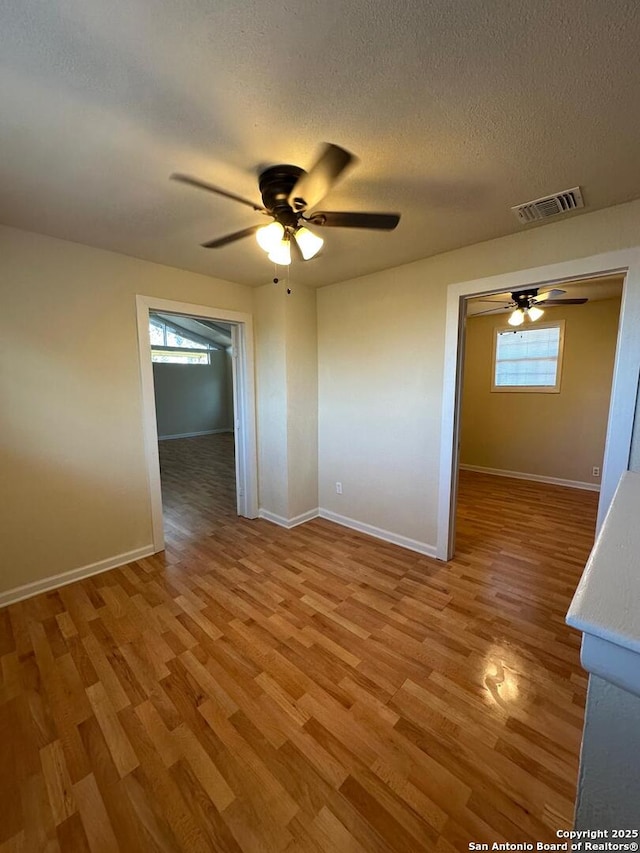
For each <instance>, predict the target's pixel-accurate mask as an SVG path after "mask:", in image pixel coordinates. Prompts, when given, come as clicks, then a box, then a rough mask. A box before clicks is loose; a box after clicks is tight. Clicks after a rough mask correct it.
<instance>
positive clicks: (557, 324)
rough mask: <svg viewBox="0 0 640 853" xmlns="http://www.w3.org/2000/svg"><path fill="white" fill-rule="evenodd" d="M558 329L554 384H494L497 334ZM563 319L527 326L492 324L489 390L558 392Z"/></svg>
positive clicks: (527, 392)
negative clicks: (558, 338)
mask: <svg viewBox="0 0 640 853" xmlns="http://www.w3.org/2000/svg"><path fill="white" fill-rule="evenodd" d="M549 328H554V329H559V330H560V340H559V342H558V358H557V360H556V384H555V385H496V357H497V354H498V335H500V334H502V333H503V332H516V333H517V332H529V331H531V332H533V331H535V330H536V329H549ZM564 335H565V321H564V320H549V321H547V322H545V323H535V325H533V326H527V328H525V329H523V328H518V327H515V328H514V327H513V326H494V328H493V357H492V359H491V391H492V392H495V393H497V394H502V393H506V394H559V393H560V387H561V384H562V364H563V361H564Z"/></svg>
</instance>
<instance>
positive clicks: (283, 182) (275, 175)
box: [259, 165, 306, 228]
mask: <svg viewBox="0 0 640 853" xmlns="http://www.w3.org/2000/svg"><path fill="white" fill-rule="evenodd" d="M304 174H306V173H305V171H304V169H301V168H300V167H299V166H289V165H281V166H270V167H269V168H268V169H265V170H264V172H261V173H260V181H259V186H260V193H261V195H262V203H263V204H264V206H265V208H266V209H267V210H268V211H269V213H271V214H272V215H273V216H274V217H275V219H276V220H277V221H278V222H279V223H280V224H281V225H282V226H284V227H285V228H295V227H296V226H297V224H298V217H299V214H298V213H296V212H295V211H294V210H293V208H292V207H291V205H290V204H289V201H288V199H289V196H290V194H291V191H292V190H293V188H294V186H295V185H296V183H297V182H298V180H299V179H300V177H301V176H302V175H304Z"/></svg>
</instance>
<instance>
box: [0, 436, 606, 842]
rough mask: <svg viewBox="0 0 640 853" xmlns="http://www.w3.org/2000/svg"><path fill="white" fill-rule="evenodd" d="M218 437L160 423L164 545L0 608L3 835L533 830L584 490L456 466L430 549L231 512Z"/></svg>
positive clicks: (388, 838)
mask: <svg viewBox="0 0 640 853" xmlns="http://www.w3.org/2000/svg"><path fill="white" fill-rule="evenodd" d="M232 448H233V445H232V440H231V436H226V435H220V436H210V437H204V438H203V439H188V440H182V441H168V442H163V443H162V445H161V459H162V469H163V472H162V473H163V484H164V496H165V506H166V515H167V541H168V547H167V550H166V552H165V553H164V554H163V555H158V556H155V557H153V558H149V559H145V560H139V561H137V562H135V563H131V564H130V565H128V566H125V567H123V568H120V569H115V570H113V571H110V572H106V573H104V574H101V575H97V576H95V577H93V578H90V579H87V580H84V581H82V582H79V583H76V584H73V585H70V586H67V587H63V588H61V589H59V590H57V591H54V592H50V593H46V594H42V595H39V596H37V597H35V598H32V599H30V600H28V601H25V602H21V603H19V604H15V605H12V606H10V607H7V608H5V609H4V610H0V663H1V678H2V680H1V682H0V684H1V687H0V750H1V752H2V754H1V756H0V851H2V853H8V851H31V850H33V851H57V850H61V851H73V853H75V851H85V850H90V851H93V853H104V852H105V851H117V850H120V851H145V853H146V851H163V853H168V851H189V853H196V851H230V853H231V852H232V853H239V851H316V853H317V851H332V853H341V851H357V853H365V851H366V853H376V851H377V853H382V851H402V853H407V851H412V853H413V851H425V850H436V851H442V853H451V851H454V850H455V851H466V850H468V843H469V842H470V841H476V842H482V841H486V842H493V841H503V840H504V841H511V842H518V841H531V840H534V841H553V840H554V838H555V830H556V829H559V828H566V827H569V826H570V825H571V822H572V811H573V801H574V796H575V782H576V773H577V762H578V750H579V744H580V735H581V727H582V716H583V705H584V698H585V677H584V674H583V672H582V670H581V669H580V665H579V657H578V650H579V636H578V635H577V634H576V633H574V632H572V631H570V630H569V629H568V628H567V627H566V626H565V624H564V621H563V620H564V613H565V611H566V608H567V605H568V602H569V600H570V597H571V595H572V592H573V590H574V588H575V586H576V583H577V581H578V578H579V576H580V572H581V569H582V566H583V565H584V562H585V559H586V557H587V554H588V552H589V549H590V546H591V544H592V536H593V528H594V523H595V512H596V502H597V496H596V495H595V494H593V493H589V492H580V491H575V490H571V489H564V488H559V487H553V486H546V485H541V484H534V483H525V482H522V481H515V480H506V479H501V478H498V477H490V476H487V475H481V474H473V473H470V472H463V475H462V478H461V489H460V506H459V530H458V554H457V557H456V559H455V560H454V561H452V562H451V563H449V564H446V565H445V564H442V563H438V562H437V561H435V560H431V559H428V558H425V557H422V556H420V555H418V554H414V553H412V552H410V551H406V550H403V549H400V548H397V547H395V546H392V545H387V544H385V543H382V542H379V541H376V540H373V539H370V538H368V537H366V536H363V535H360V534H357V533H354V532H351V531H349V530H346V529H343V528H340V527H337V526H335V525H333V524H331V523H329V522H327V521H322V520H315V521H312V522H309V523H308V524H305V525H303V526H301V527H298V528H296V529H294V530H292V531H286V530H283V529H280V528H278V527H275V526H273V525H271V524H269V523H268V522H266V521H247V520H243V519H238V518H236V516H235V499H234V482H233V456H232Z"/></svg>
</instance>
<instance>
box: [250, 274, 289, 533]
mask: <svg viewBox="0 0 640 853" xmlns="http://www.w3.org/2000/svg"><path fill="white" fill-rule="evenodd" d="M285 298H286V293H285V292H284V290H283V288H282V287H276V286H275V285H273V284H269V285H265V286H264V287H259V288H258V289H257V290H256V292H255V297H254V304H255V333H256V393H257V396H258V407H257V409H258V410H257V419H258V434H259V436H260V442H259V446H258V476H259V482H260V488H259V491H260V509H265V510H267V511H268V512H271V513H274V514H275V515H278V516H281V517H282V518H288V512H289V492H288V490H289V486H288V482H287V473H288V472H287V369H286V338H285V335H286V316H285V309H286V306H285Z"/></svg>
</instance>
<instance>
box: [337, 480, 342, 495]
mask: <svg viewBox="0 0 640 853" xmlns="http://www.w3.org/2000/svg"><path fill="white" fill-rule="evenodd" d="M336 494H337V495H341V494H342V483H336Z"/></svg>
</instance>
